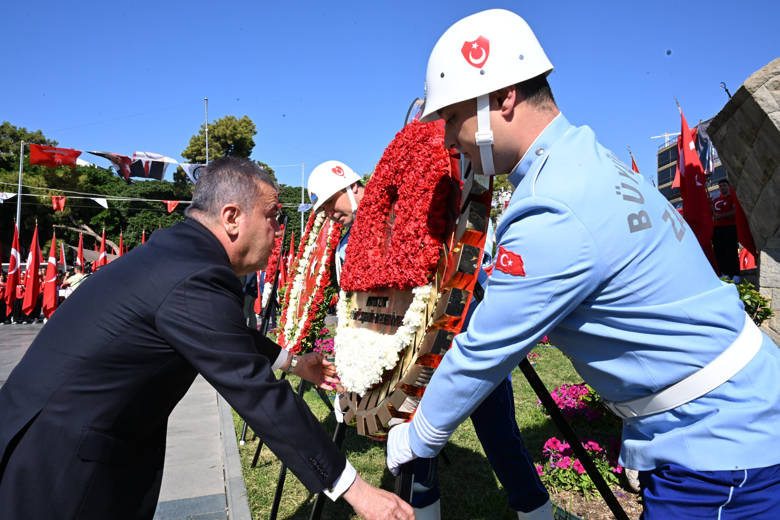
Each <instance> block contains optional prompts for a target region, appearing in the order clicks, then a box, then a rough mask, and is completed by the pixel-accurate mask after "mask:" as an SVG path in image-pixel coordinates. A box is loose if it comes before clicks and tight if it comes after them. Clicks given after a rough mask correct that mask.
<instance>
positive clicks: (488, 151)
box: [474, 94, 496, 175]
mask: <svg viewBox="0 0 780 520" xmlns="http://www.w3.org/2000/svg"><path fill="white" fill-rule="evenodd" d="M474 138H475V140H476V143H477V146H479V157H480V159H481V160H482V174H483V175H495V174H496V169H495V166H494V165H493V132H492V131H491V130H490V94H485V95H483V96H479V97H477V132H476V133H475V134H474Z"/></svg>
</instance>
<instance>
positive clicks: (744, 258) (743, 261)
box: [739, 247, 756, 271]
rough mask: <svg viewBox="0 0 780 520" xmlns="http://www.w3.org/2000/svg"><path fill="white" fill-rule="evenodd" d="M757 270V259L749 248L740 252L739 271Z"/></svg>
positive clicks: (744, 248)
mask: <svg viewBox="0 0 780 520" xmlns="http://www.w3.org/2000/svg"><path fill="white" fill-rule="evenodd" d="M755 268H756V257H755V256H753V255H752V254H751V253H750V251H748V249H747V247H743V248H742V250H740V252H739V269H740V270H741V271H744V270H746V269H755Z"/></svg>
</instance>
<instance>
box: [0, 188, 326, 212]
mask: <svg viewBox="0 0 780 520" xmlns="http://www.w3.org/2000/svg"><path fill="white" fill-rule="evenodd" d="M0 185H5V186H14V187H15V186H16V185H15V184H12V183H10V182H0ZM22 187H24V188H27V189H29V190H43V191H47V192H48V191H57V192H60V193H63V194H65V195H52V194H48V193H22V197H37V198H41V197H49V198H51V202H52V209H54V210H55V211H63V210H64V209H65V200H66V199H68V198H70V199H81V200H92V201H94V202H95V203H97V204H98V205H100V206H102V207H103V208H105V209H109V207H108V202H109V201H120V202H161V203H163V204H165V206H166V208H167V209H168V213H171V212H172V211H173V210H174V209H175V208H176V207H177V206H178V205H179V204H191V203H192V201H191V200H165V199H147V198H142V197H121V196H115V195H105V194H100V193H85V192H80V191H71V190H61V189H58V188H43V187H41V186H29V185H26V184H22ZM16 196H17V194H16V193H14V192H9V191H0V204H2V203H3V202H4V201H6V200H8V199H11V198H13V197H16ZM281 206H282V207H285V208H297V210H298V211H299V212H303V211H308V210H309V209H310V208H311V204H298V203H295V202H290V203H282V204H281Z"/></svg>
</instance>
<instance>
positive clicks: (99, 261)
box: [95, 228, 108, 268]
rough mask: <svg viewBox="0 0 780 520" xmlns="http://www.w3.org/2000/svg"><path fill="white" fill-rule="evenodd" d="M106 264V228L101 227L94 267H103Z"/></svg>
mask: <svg viewBox="0 0 780 520" xmlns="http://www.w3.org/2000/svg"><path fill="white" fill-rule="evenodd" d="M106 264H108V256H107V255H106V228H103V236H102V237H101V239H100V253H99V254H98V259H97V262H95V268H98V267H103V266H104V265H106Z"/></svg>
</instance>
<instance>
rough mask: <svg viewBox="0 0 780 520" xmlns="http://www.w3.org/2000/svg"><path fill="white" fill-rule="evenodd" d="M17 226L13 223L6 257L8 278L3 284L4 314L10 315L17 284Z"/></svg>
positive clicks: (18, 279)
mask: <svg viewBox="0 0 780 520" xmlns="http://www.w3.org/2000/svg"><path fill="white" fill-rule="evenodd" d="M19 264H20V262H19V226H17V225H16V224H14V238H13V241H12V242H11V258H9V259H8V279H7V280H6V284H5V307H6V316H10V315H11V314H12V313H13V310H14V300H16V286H17V285H19V282H20V281H21V277H20V276H19Z"/></svg>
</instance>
